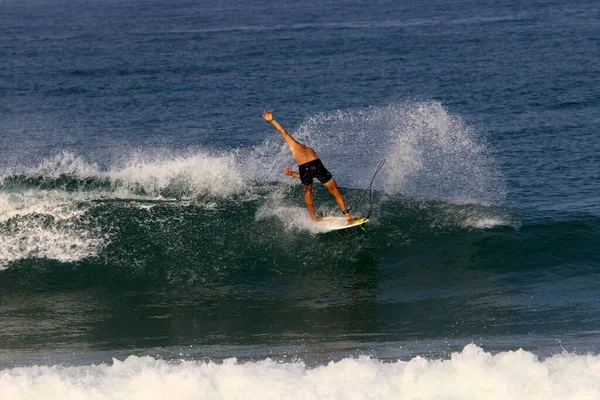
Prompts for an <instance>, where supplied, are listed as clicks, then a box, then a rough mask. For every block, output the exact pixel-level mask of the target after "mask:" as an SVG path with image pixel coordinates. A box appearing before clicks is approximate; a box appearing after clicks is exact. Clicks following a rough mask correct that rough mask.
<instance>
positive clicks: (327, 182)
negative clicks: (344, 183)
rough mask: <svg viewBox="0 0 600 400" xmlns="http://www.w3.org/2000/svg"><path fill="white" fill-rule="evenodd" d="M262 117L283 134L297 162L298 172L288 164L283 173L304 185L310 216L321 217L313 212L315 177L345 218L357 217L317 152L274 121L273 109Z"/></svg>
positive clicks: (316, 219)
mask: <svg viewBox="0 0 600 400" xmlns="http://www.w3.org/2000/svg"><path fill="white" fill-rule="evenodd" d="M263 118H264V119H265V120H266V121H267V122H269V123H270V124H271V125H273V127H274V128H275V129H277V132H279V133H281V136H283V139H284V140H285V142H286V143H287V145H288V146H289V148H290V151H291V152H292V155H293V156H294V159H295V160H296V163H297V164H298V169H299V172H295V171H292V169H291V168H290V166H289V165H288V166H286V167H285V170H284V174H285V175H288V176H292V177H294V178H298V179H300V182H302V186H303V187H304V201H305V202H306V208H308V213H309V215H310V218H311V219H312V220H313V221H319V220H320V219H321V217H318V216H317V214H315V206H314V203H313V186H312V183H313V178H317V179H318V180H319V181H321V183H322V184H323V186H325V187H326V188H327V190H329V193H331V195H332V196H333V198H334V199H335V201H336V203H337V204H338V206H339V207H340V209H341V210H342V213H343V214H344V217H345V218H346V220H347V221H348V222H351V221H352V220H354V219H357V217H355V216H353V215H352V214H350V211H349V210H348V207H346V202H345V201H344V196H342V193H340V189H338V187H337V184H336V183H335V179H333V176H331V174H330V173H329V171H327V169H326V168H325V166H324V165H323V163H322V162H321V160H320V159H319V156H317V153H315V151H314V150H313V149H312V148H310V147H308V146H306V145H304V144H302V143H300V142H298V141H297V140H296V139H294V138H293V136H292V135H290V134H289V133H288V132H287V131H286V130H285V129H284V128H283V126H281V125H280V124H279V122H277V121H275V119H274V118H273V111H265V112H264V113H263Z"/></svg>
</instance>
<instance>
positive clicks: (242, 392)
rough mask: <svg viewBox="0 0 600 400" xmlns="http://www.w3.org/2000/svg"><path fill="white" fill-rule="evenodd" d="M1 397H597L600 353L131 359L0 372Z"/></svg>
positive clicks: (468, 350) (473, 350) (476, 351)
mask: <svg viewBox="0 0 600 400" xmlns="http://www.w3.org/2000/svg"><path fill="white" fill-rule="evenodd" d="M0 388H1V389H2V390H0V400H9V399H10V400H20V399H23V400H25V399H27V400H30V399H31V400H34V399H44V400H46V399H50V398H54V399H61V400H79V399H94V400H103V399H128V400H135V399H144V400H148V399H168V400H179V399H186V400H189V399H252V400H254V399H265V400H267V399H423V400H426V399H436V400H440V399H453V400H454V399H469V400H471V399H481V400H487V399H489V400H506V399H521V400H564V399H570V400H592V399H598V398H600V356H592V355H587V356H584V355H574V354H559V355H555V356H553V357H549V358H547V359H545V360H538V359H537V358H536V356H535V355H534V354H532V353H529V352H527V351H523V350H517V351H507V352H502V353H499V354H496V355H492V354H490V353H486V352H484V351H483V350H482V349H481V348H478V347H477V346H475V345H468V346H466V347H465V348H464V350H463V351H462V352H457V353H453V354H452V356H451V358H450V359H447V360H427V359H425V358H421V357H416V358H414V359H412V360H410V361H408V362H403V361H397V362H391V363H384V362H381V361H378V360H376V359H372V358H368V357H360V358H358V359H354V358H347V359H343V360H341V361H339V362H330V363H329V364H327V365H325V366H320V367H315V368H312V369H311V368H307V367H306V365H305V364H304V363H302V362H295V363H280V362H276V361H273V360H270V359H266V360H262V361H257V362H246V363H238V362H237V361H236V359H235V358H232V359H228V360H225V361H224V362H223V363H214V362H189V361H188V362H186V361H183V362H176V363H174V362H167V361H163V360H157V359H154V358H152V357H141V358H139V357H135V356H131V357H129V358H127V359H126V360H124V361H118V360H114V361H113V363H112V365H104V364H102V365H92V366H79V367H62V366H58V365H55V366H33V367H22V368H13V369H7V370H4V371H0Z"/></svg>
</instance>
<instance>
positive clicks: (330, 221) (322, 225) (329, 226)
mask: <svg viewBox="0 0 600 400" xmlns="http://www.w3.org/2000/svg"><path fill="white" fill-rule="evenodd" d="M368 221H369V219H368V218H359V219H356V220H354V221H352V222H350V223H348V221H346V218H344V217H323V219H321V220H320V221H319V222H317V225H318V226H319V230H322V231H323V232H331V231H338V230H340V229H348V228H352V227H355V226H360V225H362V224H364V223H365V222H368Z"/></svg>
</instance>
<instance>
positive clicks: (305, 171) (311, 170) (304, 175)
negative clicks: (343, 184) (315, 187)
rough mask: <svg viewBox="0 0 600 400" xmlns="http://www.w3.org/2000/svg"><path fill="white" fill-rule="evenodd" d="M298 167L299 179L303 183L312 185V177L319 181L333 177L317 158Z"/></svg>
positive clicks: (322, 181)
mask: <svg viewBox="0 0 600 400" xmlns="http://www.w3.org/2000/svg"><path fill="white" fill-rule="evenodd" d="M298 168H299V169H300V181H301V182H302V183H303V184H305V185H312V183H313V178H317V179H318V180H320V181H321V183H327V182H329V180H330V179H331V178H333V176H331V174H330V173H329V171H327V168H325V166H324V165H323V163H322V162H321V160H319V159H318V158H317V159H316V160H312V161H309V162H307V163H304V164H302V165H300V166H299V167H298Z"/></svg>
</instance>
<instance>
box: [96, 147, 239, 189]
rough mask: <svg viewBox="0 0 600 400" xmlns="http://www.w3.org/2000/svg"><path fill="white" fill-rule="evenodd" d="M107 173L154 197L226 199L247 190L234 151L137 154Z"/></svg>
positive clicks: (131, 187)
mask: <svg viewBox="0 0 600 400" xmlns="http://www.w3.org/2000/svg"><path fill="white" fill-rule="evenodd" d="M106 175H107V176H109V177H110V178H111V179H113V180H115V181H118V182H121V183H123V184H124V187H125V188H126V190H127V191H128V192H131V193H139V192H140V190H143V192H144V193H147V194H148V195H150V196H162V195H166V196H167V197H169V196H175V197H184V198H194V197H198V196H215V197H223V198H225V197H229V196H232V195H235V194H240V193H243V192H244V191H245V190H246V189H247V181H246V179H245V177H244V174H243V173H242V171H241V170H240V169H239V166H238V163H237V160H236V158H235V155H234V154H226V155H217V156H213V155H208V154H202V153H197V154H191V155H185V156H153V157H148V156H144V155H140V154H134V155H133V156H132V157H131V158H129V159H128V160H127V161H126V162H125V164H124V165H121V166H118V167H113V168H111V169H110V170H109V171H108V172H107V173H106Z"/></svg>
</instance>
